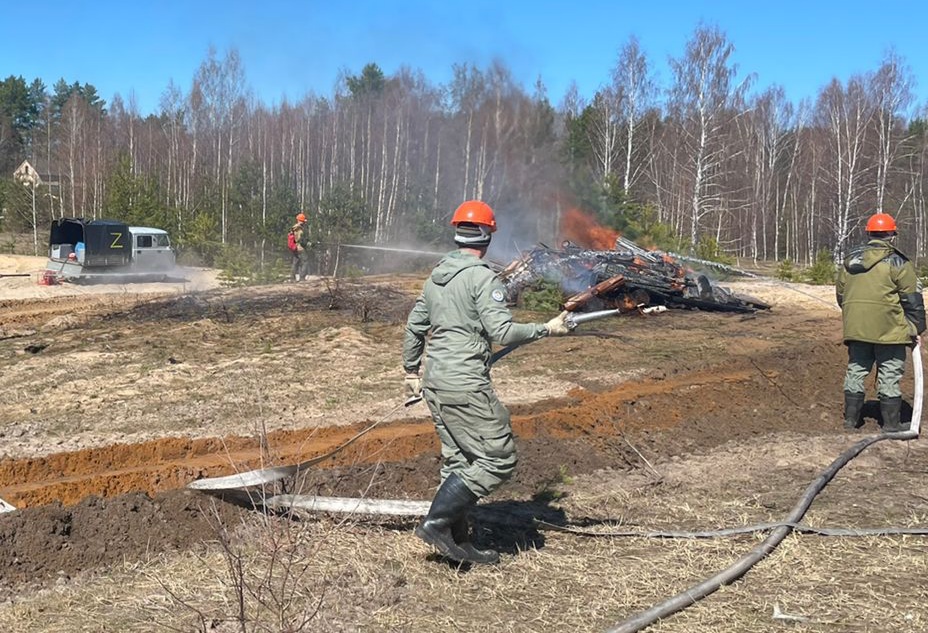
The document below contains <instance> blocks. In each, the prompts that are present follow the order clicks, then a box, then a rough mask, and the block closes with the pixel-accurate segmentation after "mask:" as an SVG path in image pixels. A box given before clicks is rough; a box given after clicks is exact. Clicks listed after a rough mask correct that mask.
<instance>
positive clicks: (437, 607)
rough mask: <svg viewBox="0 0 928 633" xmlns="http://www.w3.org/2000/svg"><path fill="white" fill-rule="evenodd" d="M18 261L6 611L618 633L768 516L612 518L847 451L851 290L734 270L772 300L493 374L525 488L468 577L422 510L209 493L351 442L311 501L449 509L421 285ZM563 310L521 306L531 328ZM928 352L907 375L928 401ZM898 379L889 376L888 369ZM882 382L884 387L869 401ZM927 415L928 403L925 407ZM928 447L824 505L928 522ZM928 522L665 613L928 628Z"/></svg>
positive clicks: (26, 626)
mask: <svg viewBox="0 0 928 633" xmlns="http://www.w3.org/2000/svg"><path fill="white" fill-rule="evenodd" d="M40 267H41V260H36V259H34V258H20V257H12V256H0V273H3V272H7V273H10V272H16V273H20V272H27V273H30V276H29V277H0V393H2V394H3V397H2V399H0V498H3V499H5V500H6V501H7V502H9V503H11V504H13V505H15V506H16V507H17V508H18V510H17V511H15V512H10V513H7V514H3V515H0V630H10V631H42V632H51V631H74V630H83V631H163V630H181V631H243V630H247V631H263V630H266V631H298V630H307V631H308V630H314V631H448V630H467V631H470V630H478V629H491V630H501V631H543V630H544V631H547V630H562V631H567V630H570V631H603V630H607V629H609V628H610V627H612V626H615V625H616V624H617V623H619V622H621V621H622V620H624V619H625V618H628V617H632V616H634V615H635V614H637V613H639V612H641V611H643V610H645V609H647V608H648V607H650V606H651V605H653V604H656V603H658V602H660V601H662V600H663V599H665V598H667V597H670V596H672V595H674V594H676V593H678V592H680V591H682V590H684V589H685V588H687V587H689V586H691V585H693V584H695V583H696V582H699V581H701V580H703V579H705V578H707V577H709V576H711V575H713V574H714V573H716V572H718V571H719V570H721V569H724V568H725V567H727V566H728V565H730V564H731V563H732V562H734V561H735V560H737V559H738V558H739V557H741V556H743V555H744V554H746V553H747V552H749V551H750V550H751V549H752V548H754V547H755V546H757V544H758V543H759V542H760V541H761V540H762V539H763V537H764V536H765V535H766V534H765V533H761V532H756V533H753V534H749V535H741V536H734V537H724V538H709V539H657V538H644V537H607V536H599V537H585V536H579V535H577V534H569V533H564V532H556V531H549V530H545V529H542V528H541V527H540V526H539V524H537V523H536V522H535V520H536V519H542V520H545V521H548V522H550V523H554V524H559V525H567V526H574V527H584V528H588V529H591V530H600V531H609V530H613V531H614V530H615V529H617V528H622V529H629V530H638V531H641V532H644V531H648V530H709V529H720V528H728V527H738V526H743V525H751V524H756V523H763V522H775V521H780V520H782V519H783V518H784V517H785V516H787V515H788V514H789V512H790V511H791V509H792V508H793V506H794V505H795V504H796V502H797V501H798V500H799V498H800V496H801V495H802V493H803V492H804V491H805V489H806V488H807V486H808V485H809V484H810V482H812V481H813V480H815V479H816V478H817V477H818V476H819V474H820V473H821V472H822V471H823V470H824V469H825V468H827V467H828V465H829V464H831V463H832V461H833V460H834V459H836V458H837V457H838V455H839V454H841V453H842V452H843V451H844V450H846V449H847V448H849V447H850V446H852V445H853V444H854V443H855V442H857V441H859V440H860V439H861V438H863V437H866V435H868V434H872V433H877V432H878V431H879V427H878V420H877V419H878V406H877V405H876V403H875V402H874V401H870V402H868V406H867V409H866V411H865V415H866V424H865V426H864V428H863V429H861V430H860V431H859V432H857V433H846V432H844V430H843V429H842V426H841V413H842V412H841V407H842V398H841V380H842V378H843V368H844V363H845V361H846V351H845V348H844V346H843V345H842V344H841V340H840V314H839V312H838V311H837V310H836V308H835V306H834V300H833V288H830V287H813V286H804V285H796V284H784V283H780V282H775V281H770V280H750V281H739V282H731V283H724V284H723V285H725V286H726V287H728V288H730V289H732V290H734V291H735V292H740V293H744V294H749V295H751V296H754V297H756V298H758V299H761V300H763V301H766V302H768V303H770V304H772V306H773V307H772V309H770V310H769V311H760V312H757V313H755V314H749V315H744V314H726V313H717V312H702V311H689V310H671V311H668V312H666V313H663V314H659V315H654V316H647V317H645V316H634V315H633V316H627V315H626V316H623V317H618V318H614V319H612V320H604V321H598V322H595V323H591V324H587V325H584V326H581V328H580V329H579V330H578V331H577V332H575V333H574V334H572V335H571V336H568V337H563V338H554V339H544V340H541V341H539V342H537V343H534V344H532V345H527V346H523V347H521V348H519V349H517V350H515V351H514V352H513V353H511V354H509V355H507V356H506V357H505V358H503V359H501V360H500V361H499V362H498V363H497V364H496V366H495V367H494V380H495V382H496V387H497V390H498V392H499V395H500V397H501V399H502V400H503V401H504V402H505V403H506V404H507V405H508V406H509V408H510V410H511V412H512V414H513V426H514V428H515V431H516V434H517V437H518V451H519V459H520V461H519V466H518V468H517V471H516V475H515V478H514V479H513V481H511V482H509V483H508V484H507V485H506V486H504V487H503V488H501V489H500V490H499V491H498V492H497V493H495V494H494V495H492V496H491V497H490V498H489V499H487V500H485V501H484V502H482V504H481V505H480V507H479V508H478V511H477V512H476V513H475V516H474V520H475V529H476V531H475V534H476V540H477V543H478V544H480V545H487V546H493V547H495V548H497V549H499V550H500V551H501V552H503V560H502V562H501V564H500V565H498V566H494V567H489V568H472V569H458V568H454V567H450V566H448V565H447V564H444V563H443V562H442V561H441V560H440V559H437V558H436V557H435V556H434V555H432V554H430V550H429V548H428V547H427V546H426V545H425V544H423V543H421V542H420V541H418V540H417V539H416V538H415V537H414V536H413V535H412V527H413V526H414V525H415V520H416V519H415V518H404V517H399V518H396V517H394V518H383V517H379V518H378V517H373V516H364V515H358V514H352V515H334V514H319V513H316V514H301V515H299V516H297V517H293V516H290V517H276V516H269V515H265V514H260V513H258V512H256V511H254V510H252V509H249V508H245V507H241V506H240V505H237V504H235V503H233V502H232V501H234V500H233V499H231V498H225V499H223V498H218V497H215V496H209V495H205V494H203V493H199V492H195V491H192V490H188V489H185V486H186V485H187V484H188V483H190V482H192V481H194V480H197V479H200V478H203V477H213V476H221V475H228V474H231V473H235V472H241V471H245V470H250V469H252V468H258V467H262V466H267V465H279V464H293V463H297V462H299V461H302V460H305V459H308V458H312V457H314V456H318V455H322V454H324V453H326V452H328V451H330V450H332V449H333V448H335V447H338V446H340V445H341V444H342V443H343V442H345V441H346V440H348V439H349V438H351V437H353V436H354V435H355V434H356V433H358V432H359V431H361V430H363V429H365V428H367V427H369V426H370V425H371V424H373V423H375V422H378V423H379V424H378V425H377V426H376V427H375V428H374V429H373V430H371V431H370V432H368V433H366V434H365V435H364V436H363V437H362V438H361V439H359V440H358V441H357V442H355V443H354V444H352V445H351V446H350V447H349V448H348V449H346V450H343V451H341V452H339V453H338V454H337V455H336V456H334V457H332V458H331V459H328V460H325V461H323V462H321V463H320V464H319V465H318V466H315V467H313V468H312V469H310V470H309V472H308V474H307V475H306V476H305V477H302V478H301V479H300V481H287V482H285V483H286V487H285V488H282V489H281V490H283V491H293V490H299V491H301V492H303V493H306V494H312V493H314V494H320V495H327V496H328V495H332V496H351V497H358V496H363V497H367V498H386V499H429V498H430V496H431V494H432V492H433V490H434V487H435V485H436V484H437V482H438V444H437V440H436V439H435V437H434V431H433V429H432V427H431V423H430V421H429V418H428V415H427V411H426V410H425V406H424V405H422V404H418V405H415V406H413V407H410V408H408V409H406V408H403V407H402V397H403V393H402V377H401V375H402V374H401V367H400V359H399V353H400V341H401V336H402V324H403V322H404V320H405V316H406V313H407V311H408V309H409V307H410V306H411V304H412V301H413V299H414V297H415V293H416V292H417V290H418V288H419V285H420V284H421V281H422V277H423V275H404V276H395V275H394V276H382V277H370V278H360V279H351V280H339V281H337V282H336V281H333V280H325V279H314V280H311V281H309V282H305V283H299V284H281V285H278V286H266V287H259V288H247V289H224V288H221V287H219V285H218V283H217V282H216V278H215V275H214V274H212V273H211V272H210V271H202V270H200V271H189V274H188V281H186V282H183V283H170V284H168V283H165V284H140V285H137V286H132V285H128V284H127V285H120V286H109V285H94V286H75V285H73V284H63V285H58V286H41V285H39V284H38V283H37V281H38V274H37V273H36V271H38V270H39V269H40ZM550 316H551V315H548V314H539V313H530V312H525V311H516V317H517V320H520V321H529V320H542V319H545V320H546V319H547V318H550ZM912 373H913V372H912V371H911V368H910V369H909V371H908V372H907V376H906V379H905V381H904V385H903V388H904V393H906V394H907V400H908V402H909V403H911V402H912V397H911V394H913V393H914V385H913V382H912ZM871 392H872V385H871ZM872 396H873V394H872V393H871V397H872ZM905 413H906V414H908V415H911V409H908V410H906V411H905ZM926 474H928V449H926V448H924V441H923V440H920V441H915V442H897V441H882V442H879V443H877V444H875V445H874V446H872V447H870V448H868V449H867V450H866V451H864V452H863V454H862V455H861V456H860V457H857V458H856V459H854V460H853V461H852V462H851V463H850V464H849V465H848V466H847V467H845V468H844V469H843V470H841V471H840V472H839V473H838V476H837V477H836V478H835V479H834V481H832V482H831V483H830V484H829V485H828V486H827V487H826V488H825V490H824V491H823V492H822V493H821V494H820V495H819V496H818V497H817V498H816V500H815V503H814V504H813V506H812V508H811V509H810V511H809V513H808V514H807V515H806V517H805V518H804V520H803V521H804V523H806V524H807V525H810V526H814V527H824V528H836V527H838V528H925V527H926V523H928V493H926V486H925V482H926ZM926 579H928V541H926V537H925V536H919V535H889V536H887V535H883V536H854V537H848V536H841V537H839V536H821V535H817V534H808V533H803V534H800V533H793V534H791V535H790V536H788V537H787V539H786V540H785V541H784V543H783V544H782V545H781V546H780V547H779V548H778V549H777V550H775V551H774V552H773V554H772V555H771V556H769V557H768V558H766V559H765V560H764V561H763V562H761V563H760V564H759V565H757V566H756V567H754V568H753V569H752V570H751V571H750V572H749V573H748V574H747V575H746V576H745V577H744V578H743V579H741V580H740V581H738V582H736V583H735V584H733V585H730V586H728V587H725V588H723V589H722V590H720V591H719V592H717V593H715V594H713V595H712V596H710V597H709V598H707V599H706V600H703V601H701V602H699V603H697V604H696V605H694V606H692V607H690V608H688V609H686V610H685V611H683V612H681V613H679V614H677V615H674V616H672V617H670V618H667V619H665V620H664V621H662V622H660V623H659V624H656V625H654V626H653V627H652V630H655V631H664V632H667V631H675V632H684V633H690V632H695V631H731V632H735V631H739V632H741V631H781V630H791V631H889V630H892V631H897V632H916V631H926V630H928V606H925V605H926V604H928V589H926V584H925V580H926Z"/></svg>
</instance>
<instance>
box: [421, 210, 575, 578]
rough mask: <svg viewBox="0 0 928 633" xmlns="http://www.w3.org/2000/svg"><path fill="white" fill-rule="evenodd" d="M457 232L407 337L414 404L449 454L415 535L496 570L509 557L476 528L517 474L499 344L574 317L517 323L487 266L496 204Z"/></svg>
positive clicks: (542, 332) (470, 216)
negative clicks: (479, 513) (500, 380)
mask: <svg viewBox="0 0 928 633" xmlns="http://www.w3.org/2000/svg"><path fill="white" fill-rule="evenodd" d="M451 224H452V225H453V226H454V227H455V232H454V242H455V244H456V245H457V246H458V249H457V250H455V251H452V252H450V253H448V254H447V255H445V256H444V257H443V258H442V260H441V261H440V262H439V263H438V264H437V265H436V266H435V268H434V269H433V270H432V273H431V275H429V278H428V279H427V280H426V282H425V285H424V286H423V288H422V293H421V294H420V295H419V297H418V298H417V299H416V303H415V305H414V306H413V308H412V310H411V311H410V313H409V318H408V319H407V320H406V332H405V335H404V338H403V368H404V369H405V371H406V380H405V388H406V395H407V396H408V397H409V398H415V397H418V396H420V395H421V396H422V398H424V400H425V402H426V404H427V405H428V407H429V411H430V413H431V414H432V421H433V422H434V423H435V430H436V431H437V433H438V438H439V440H440V441H441V455H442V465H441V481H442V483H441V486H440V487H439V488H438V492H437V493H436V494H435V497H434V499H433V500H432V505H431V507H430V508H429V513H428V515H427V516H426V517H425V518H424V519H423V520H422V522H421V523H420V524H419V525H418V527H416V530H415V532H416V536H418V537H419V538H421V539H422V540H424V541H425V542H427V543H429V544H430V545H433V546H434V547H435V548H436V549H437V550H438V551H439V552H440V553H441V554H442V555H443V556H445V557H446V558H449V559H451V560H454V561H458V562H466V563H481V564H492V563H497V562H499V553H498V552H496V551H495V550H492V549H487V550H480V549H477V548H476V547H474V545H473V544H472V543H471V537H470V534H469V532H470V527H469V524H468V519H467V517H468V514H469V513H470V510H471V509H472V508H473V507H474V505H475V504H476V503H477V500H478V499H480V498H481V497H485V496H487V495H488V494H490V493H491V492H493V491H494V490H496V489H497V488H498V487H499V486H500V485H502V484H503V483H504V482H505V481H506V480H508V479H509V478H510V477H511V476H512V473H513V470H514V469H515V466H516V445H515V439H514V438H513V434H512V425H511V423H510V418H509V411H508V410H507V409H506V407H505V406H503V404H502V403H501V402H500V401H499V399H498V398H497V397H496V392H495V391H494V389H493V384H492V382H491V381H490V352H491V345H492V343H493V342H496V343H499V344H500V345H507V346H508V345H518V344H520V343H527V342H529V341H534V340H536V339H539V338H542V337H544V336H555V335H561V334H567V333H568V332H569V329H568V327H567V323H566V316H567V313H566V312H562V313H561V314H560V315H558V316H557V317H555V318H553V319H551V320H550V321H548V322H547V323H513V321H512V313H511V312H510V311H509V308H508V307H507V305H506V291H505V289H504V288H503V284H502V282H501V281H500V280H499V279H498V278H497V276H496V274H494V272H493V271H492V270H491V269H490V267H489V266H488V265H487V263H486V262H485V261H484V259H483V257H484V256H485V255H486V252H487V248H488V247H489V246H490V238H491V236H492V234H493V232H494V231H495V230H496V218H495V215H494V214H493V210H492V209H491V208H490V206H489V205H487V204H486V203H485V202H481V201H479V200H469V201H467V202H464V203H463V204H462V205H461V206H459V207H458V208H457V210H456V211H455V212H454V216H453V217H452V219H451ZM423 357H424V362H423ZM423 366H424V369H425V371H424V373H423V376H422V378H420V377H419V370H420V368H421V367H423Z"/></svg>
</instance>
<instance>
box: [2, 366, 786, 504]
mask: <svg viewBox="0 0 928 633" xmlns="http://www.w3.org/2000/svg"><path fill="white" fill-rule="evenodd" d="M755 377H756V372H752V371H750V370H747V369H729V370H727V371H715V370H711V369H709V370H703V371H698V372H692V373H685V374H680V375H678V376H674V377H671V378H663V377H658V378H646V379H642V380H636V381H632V382H627V383H622V384H620V385H618V386H616V387H614V388H612V389H610V390H607V391H605V392H601V393H595V394H594V393H590V392H585V391H579V390H578V391H577V392H574V393H571V394H569V396H570V399H569V400H570V401H569V402H568V404H566V405H564V404H563V399H562V400H559V401H557V402H551V401H548V402H540V403H536V404H534V405H532V406H531V407H520V408H519V410H520V412H522V411H524V413H521V414H519V415H513V419H512V424H513V429H514V431H515V433H516V435H517V436H518V437H519V438H523V439H532V438H535V437H540V436H544V437H550V438H555V439H573V438H583V437H609V436H615V435H616V434H617V433H618V432H622V431H628V430H633V429H634V428H636V427H638V428H641V427H644V426H647V428H649V429H666V428H672V427H674V426H676V425H678V424H679V423H680V422H681V421H682V420H683V419H684V417H685V408H686V406H687V405H686V401H685V399H683V398H679V397H678V396H677V394H678V393H680V392H681V391H684V390H693V389H700V388H702V387H713V388H718V387H719V386H723V387H724V386H726V385H734V384H737V383H745V382H748V381H751V380H753V379H754V378H755ZM768 377H769V376H768ZM652 396H668V397H669V398H670V400H669V404H670V406H669V407H664V408H663V409H662V411H663V413H662V414H661V415H659V416H654V417H653V418H649V419H647V420H646V422H644V421H642V420H641V419H640V418H635V417H632V416H626V417H622V418H621V420H619V416H617V412H618V411H620V408H621V406H622V405H623V404H627V403H630V402H635V401H637V400H639V399H641V398H644V397H652ZM675 400H679V407H674V405H673V403H674V401H675ZM370 424H371V422H366V423H362V424H357V425H351V426H339V427H323V428H313V429H302V430H295V431H276V432H272V433H269V434H268V435H267V438H266V445H267V446H269V447H271V450H270V451H269V452H270V453H272V454H273V458H268V457H267V455H268V452H264V453H263V452H262V449H261V442H260V441H259V439H258V438H249V437H227V438H199V439H195V438H176V437H175V438H164V439H159V440H153V441H149V442H144V443H139V444H123V445H110V446H105V447H102V448H94V449H85V450H81V451H75V452H70V453H55V454H52V455H49V456H46V457H41V458H30V459H22V460H11V461H7V462H3V463H0V497H2V498H4V499H6V500H7V501H9V502H10V503H12V504H13V505H15V506H17V507H19V508H28V507H35V506H41V505H45V504H49V503H53V502H55V501H59V502H61V503H63V504H65V505H73V504H76V503H78V502H79V501H81V500H82V499H84V498H86V497H89V496H94V495H95V496H100V497H113V496H117V495H121V494H125V493H130V492H145V493H147V494H149V495H154V494H156V493H159V492H163V491H166V490H174V489H178V488H182V487H184V486H185V485H186V484H188V483H189V482H191V481H194V480H196V479H200V478H204V477H218V476H223V475H229V474H233V473H235V472H242V471H246V470H252V469H255V468H263V467H267V466H274V465H284V464H294V463H298V462H300V461H303V460H306V459H309V458H312V457H315V456H318V455H323V454H325V453H327V452H328V451H331V450H333V449H335V448H336V447H338V446H340V445H342V444H343V443H344V442H346V441H347V440H349V439H350V438H352V437H353V436H354V435H356V434H357V433H358V432H359V431H361V430H362V429H364V428H366V427H367V426H369V425H370ZM429 453H435V454H437V453H438V442H437V438H436V437H435V433H434V430H433V427H432V423H431V421H430V420H429V419H428V418H406V419H403V420H398V421H395V422H392V423H389V424H386V423H385V424H382V425H380V426H378V427H377V428H375V429H373V430H372V431H370V432H369V433H367V434H366V435H364V436H363V437H361V438H360V439H359V440H358V441H357V442H355V443H354V444H352V445H350V446H348V447H346V449H345V450H342V451H340V452H339V453H338V454H337V455H334V456H333V457H332V458H330V459H328V460H326V462H325V463H324V464H322V465H320V467H321V468H326V467H337V466H345V465H357V464H371V463H377V462H387V463H396V462H403V461H407V460H410V459H413V458H416V457H418V456H421V455H424V454H429Z"/></svg>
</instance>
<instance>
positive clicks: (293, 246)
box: [287, 231, 297, 253]
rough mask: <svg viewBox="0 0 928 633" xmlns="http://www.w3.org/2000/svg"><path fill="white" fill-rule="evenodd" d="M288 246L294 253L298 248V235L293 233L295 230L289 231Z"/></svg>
mask: <svg viewBox="0 0 928 633" xmlns="http://www.w3.org/2000/svg"><path fill="white" fill-rule="evenodd" d="M287 248H289V249H290V252H292V253H295V252H296V250H297V247H296V235H294V234H293V231H290V232H289V233H287Z"/></svg>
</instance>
